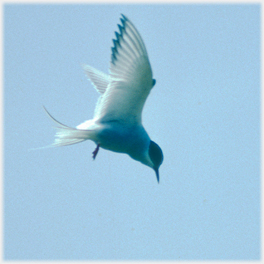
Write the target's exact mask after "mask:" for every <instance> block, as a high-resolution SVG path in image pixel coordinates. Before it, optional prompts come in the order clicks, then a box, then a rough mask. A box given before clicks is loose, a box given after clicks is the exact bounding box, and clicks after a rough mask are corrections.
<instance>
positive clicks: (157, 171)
mask: <svg viewBox="0 0 264 264" xmlns="http://www.w3.org/2000/svg"><path fill="white" fill-rule="evenodd" d="M154 171H155V172H156V177H157V181H158V183H159V169H155V168H154Z"/></svg>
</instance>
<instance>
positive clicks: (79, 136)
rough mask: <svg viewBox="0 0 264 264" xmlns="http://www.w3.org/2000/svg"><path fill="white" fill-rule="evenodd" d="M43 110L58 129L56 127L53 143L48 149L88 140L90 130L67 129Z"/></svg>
mask: <svg viewBox="0 0 264 264" xmlns="http://www.w3.org/2000/svg"><path fill="white" fill-rule="evenodd" d="M43 107H44V106H43ZM44 109H45V111H46V113H47V114H48V115H49V117H50V118H51V119H52V120H53V121H54V122H55V123H56V124H57V125H58V127H56V129H57V132H56V134H55V140H54V143H53V144H52V145H50V147H60V146H67V145H72V144H76V143H79V142H82V141H85V140H87V139H90V137H91V133H92V131H91V130H88V129H86V130H85V129H77V128H72V127H68V126H66V125H64V124H62V123H60V122H59V121H57V120H56V119H55V118H54V117H53V116H52V115H51V114H50V113H49V112H48V110H47V109H46V108H45V107H44Z"/></svg>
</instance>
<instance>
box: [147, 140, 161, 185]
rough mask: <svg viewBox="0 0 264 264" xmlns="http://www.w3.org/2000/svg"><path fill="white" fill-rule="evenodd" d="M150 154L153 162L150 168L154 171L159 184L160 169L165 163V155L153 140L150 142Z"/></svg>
mask: <svg viewBox="0 0 264 264" xmlns="http://www.w3.org/2000/svg"><path fill="white" fill-rule="evenodd" d="M148 154H149V158H150V160H151V162H152V166H150V167H151V168H152V169H154V171H155V173H156V177H157V181H158V182H159V167H160V165H161V164H162V162H163V153H162V150H161V148H160V147H159V145H158V144H157V143H155V142H154V141H152V140H150V144H149V149H148Z"/></svg>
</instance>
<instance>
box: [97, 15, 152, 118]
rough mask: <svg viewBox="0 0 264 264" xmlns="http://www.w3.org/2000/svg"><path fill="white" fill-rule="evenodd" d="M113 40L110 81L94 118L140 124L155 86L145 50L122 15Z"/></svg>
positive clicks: (134, 29)
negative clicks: (143, 110) (120, 23)
mask: <svg viewBox="0 0 264 264" xmlns="http://www.w3.org/2000/svg"><path fill="white" fill-rule="evenodd" d="M122 17H123V18H121V22H122V26H120V25H118V27H119V31H120V32H119V33H117V32H115V34H116V39H114V40H113V42H114V47H113V48H112V56H111V64H110V69H109V72H110V82H109V84H108V86H107V89H106V90H105V92H104V93H103V94H102V97H101V98H100V104H99V105H98V107H97V109H96V117H97V118H98V119H100V121H101V122H104V121H110V120H118V121H122V122H130V123H140V122H141V113H142V109H143V106H144V103H145V101H146V99H147V96H148V95H149V92H150V90H151V88H152V87H153V86H154V84H155V80H153V79H152V71H151V67H150V63H149V59H148V54H147V50H146V47H145V45H144V43H143V40H142V38H141V37H140V35H139V33H138V31H137V29H136V28H135V27H134V25H133V24H132V23H131V22H130V20H128V19H127V18H126V17H125V16H124V15H122Z"/></svg>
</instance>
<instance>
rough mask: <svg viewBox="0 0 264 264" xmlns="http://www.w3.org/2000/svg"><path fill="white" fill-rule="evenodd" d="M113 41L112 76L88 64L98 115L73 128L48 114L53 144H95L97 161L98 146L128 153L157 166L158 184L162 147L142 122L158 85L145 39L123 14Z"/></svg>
mask: <svg viewBox="0 0 264 264" xmlns="http://www.w3.org/2000/svg"><path fill="white" fill-rule="evenodd" d="M120 20H121V23H122V25H118V27H119V33H118V32H115V36H116V39H113V44H114V46H113V47H112V55H111V63H110V68H109V75H107V74H105V73H103V72H101V71H99V70H96V69H94V68H92V67H91V66H88V65H85V66H83V68H84V71H85V73H86V75H87V77H88V79H89V80H90V81H91V83H92V84H93V86H94V87H95V89H96V90H97V91H98V92H99V94H100V97H99V99H98V102H97V105H96V108H95V112H94V117H93V119H90V120H87V121H85V122H84V123H81V124H80V125H78V126H77V127H76V128H71V127H68V126H66V125H64V124H62V123H60V122H59V121H57V120H56V119H55V118H54V117H52V116H51V114H50V113H49V112H48V111H47V110H46V108H45V107H44V109H45V110H46V112H47V113H48V115H49V116H50V117H51V118H52V119H53V120H54V121H55V122H56V123H57V124H58V125H59V126H58V127H57V129H58V130H57V133H56V135H55V141H54V143H53V144H52V145H51V146H66V145H71V144H75V143H79V142H82V141H85V140H88V139H90V140H92V141H94V142H95V144H96V145H97V146H96V149H95V150H94V151H93V159H95V157H96V155H97V153H98V151H99V148H100V147H101V148H103V149H106V150H111V151H114V152H119V153H126V154H128V155H129V156H130V157H131V158H132V159H134V160H137V161H140V162H141V163H143V164H145V165H147V166H149V167H151V168H152V169H154V171H155V173H156V177H157V181H158V182H159V167H160V165H161V164H162V162H163V153H162V150H161V148H160V147H159V146H158V144H156V143H155V142H154V141H152V140H151V139H150V137H149V136H148V134H147V132H146V130H145V129H144V127H143V125H142V122H141V114H142V109H143V106H144V104H145V101H146V99H147V97H148V95H149V93H150V91H151V89H152V88H153V86H154V85H155V82H156V81H155V80H154V79H153V78H152V70H151V66H150V63H149V59H148V54H147V50H146V47H145V45H144V42H143V40H142V38H141V36H140V35H139V32H138V31H137V29H136V28H135V26H134V25H133V24H132V23H131V21H130V20H129V19H128V18H127V17H126V16H124V15H122V18H121V19H120Z"/></svg>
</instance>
